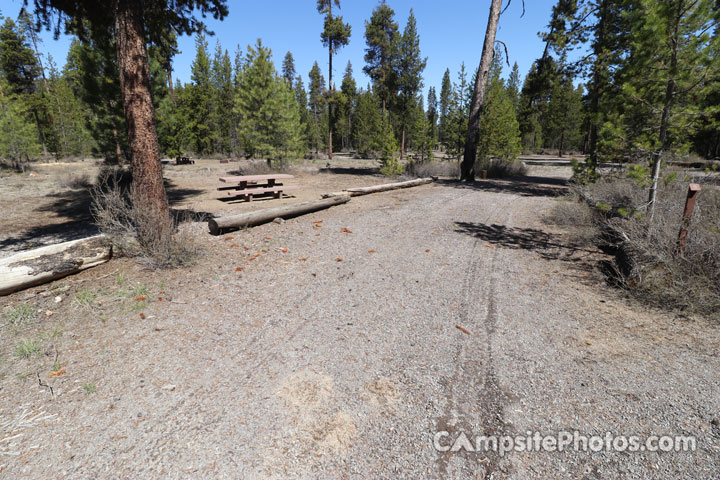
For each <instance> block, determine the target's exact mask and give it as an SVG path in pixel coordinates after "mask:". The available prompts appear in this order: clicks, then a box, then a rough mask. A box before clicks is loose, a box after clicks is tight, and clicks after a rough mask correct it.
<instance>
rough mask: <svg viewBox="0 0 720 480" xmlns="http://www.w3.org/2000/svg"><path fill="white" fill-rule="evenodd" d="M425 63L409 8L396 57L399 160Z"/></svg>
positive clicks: (403, 154)
mask: <svg viewBox="0 0 720 480" xmlns="http://www.w3.org/2000/svg"><path fill="white" fill-rule="evenodd" d="M425 65H427V57H426V58H423V57H421V55H420V37H419V35H418V31H417V21H416V20H415V14H414V13H413V10H412V9H410V16H409V17H408V21H407V25H406V26H405V30H404V31H403V34H402V37H401V39H400V48H399V59H398V91H399V95H398V102H397V103H398V104H397V110H398V113H399V116H400V124H401V129H402V133H401V140H400V159H401V160H402V159H403V158H404V157H405V137H406V134H407V128H408V125H409V124H410V122H409V120H410V116H411V114H412V113H413V112H414V111H415V110H416V109H417V105H418V95H419V94H420V90H421V89H422V87H423V80H422V72H423V70H425ZM420 100H422V97H420ZM413 124H414V122H413ZM423 127H424V125H423ZM422 130H424V128H422Z"/></svg>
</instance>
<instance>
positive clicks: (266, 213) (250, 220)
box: [208, 195, 350, 235]
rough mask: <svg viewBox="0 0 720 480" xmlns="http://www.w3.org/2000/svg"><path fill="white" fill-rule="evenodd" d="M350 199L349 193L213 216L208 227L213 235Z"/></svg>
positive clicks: (303, 212)
mask: <svg viewBox="0 0 720 480" xmlns="http://www.w3.org/2000/svg"><path fill="white" fill-rule="evenodd" d="M349 201H350V196H349V195H342V196H339V197H333V198H326V199H323V200H313V201H310V202H303V203H296V204H293V205H288V206H285V207H276V208H268V209H265V210H258V211H257V212H250V213H243V214H240V215H233V216H229V217H219V218H211V219H210V220H208V228H209V229H210V233H212V234H213V235H219V234H221V233H223V232H225V231H227V230H230V229H238V228H245V227H254V226H256V225H261V224H263V223H267V222H272V221H273V220H275V219H276V218H292V217H297V216H299V215H304V214H306V213H311V212H317V211H318V210H323V209H325V208H330V207H333V206H335V205H340V204H343V203H347V202H349Z"/></svg>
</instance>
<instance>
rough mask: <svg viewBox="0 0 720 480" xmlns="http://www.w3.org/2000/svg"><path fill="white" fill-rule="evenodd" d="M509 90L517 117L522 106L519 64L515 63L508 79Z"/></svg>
mask: <svg viewBox="0 0 720 480" xmlns="http://www.w3.org/2000/svg"><path fill="white" fill-rule="evenodd" d="M507 88H508V93H509V94H510V98H511V99H512V103H513V109H514V110H515V115H517V114H518V108H519V106H520V68H518V64H517V62H515V63H513V67H512V70H511V71H510V76H509V77H508V84H507Z"/></svg>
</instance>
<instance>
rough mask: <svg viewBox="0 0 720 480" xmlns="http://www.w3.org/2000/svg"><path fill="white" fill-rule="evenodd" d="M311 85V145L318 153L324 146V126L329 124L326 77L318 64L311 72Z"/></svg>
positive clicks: (309, 102) (309, 103)
mask: <svg viewBox="0 0 720 480" xmlns="http://www.w3.org/2000/svg"><path fill="white" fill-rule="evenodd" d="M309 77H310V84H309V85H308V95H309V100H308V108H309V109H310V124H309V128H308V131H309V138H310V144H311V145H312V147H313V148H314V149H315V153H317V152H318V151H319V150H320V148H322V146H323V137H324V136H323V134H322V132H324V131H325V128H323V127H324V125H325V122H327V110H326V108H325V107H326V105H327V98H326V97H325V77H323V75H322V72H321V71H320V66H319V65H318V63H317V62H315V64H314V65H313V67H312V69H311V70H310V74H309Z"/></svg>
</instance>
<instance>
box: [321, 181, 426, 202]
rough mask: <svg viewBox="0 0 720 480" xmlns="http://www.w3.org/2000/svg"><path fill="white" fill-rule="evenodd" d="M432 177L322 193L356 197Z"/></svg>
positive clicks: (404, 185) (413, 183)
mask: <svg viewBox="0 0 720 480" xmlns="http://www.w3.org/2000/svg"><path fill="white" fill-rule="evenodd" d="M433 181H434V180H433V178H432V177H427V178H416V179H415V180H407V181H405V182H397V183H384V184H382V185H372V186H370V187H357V188H347V189H345V190H343V191H342V192H330V193H323V194H322V197H323V198H331V197H341V196H343V195H350V196H351V197H357V196H360V195H369V194H371V193H379V192H387V191H388V190H398V189H401V188H410V187H417V186H418V185H424V184H426V183H431V182H433Z"/></svg>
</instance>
